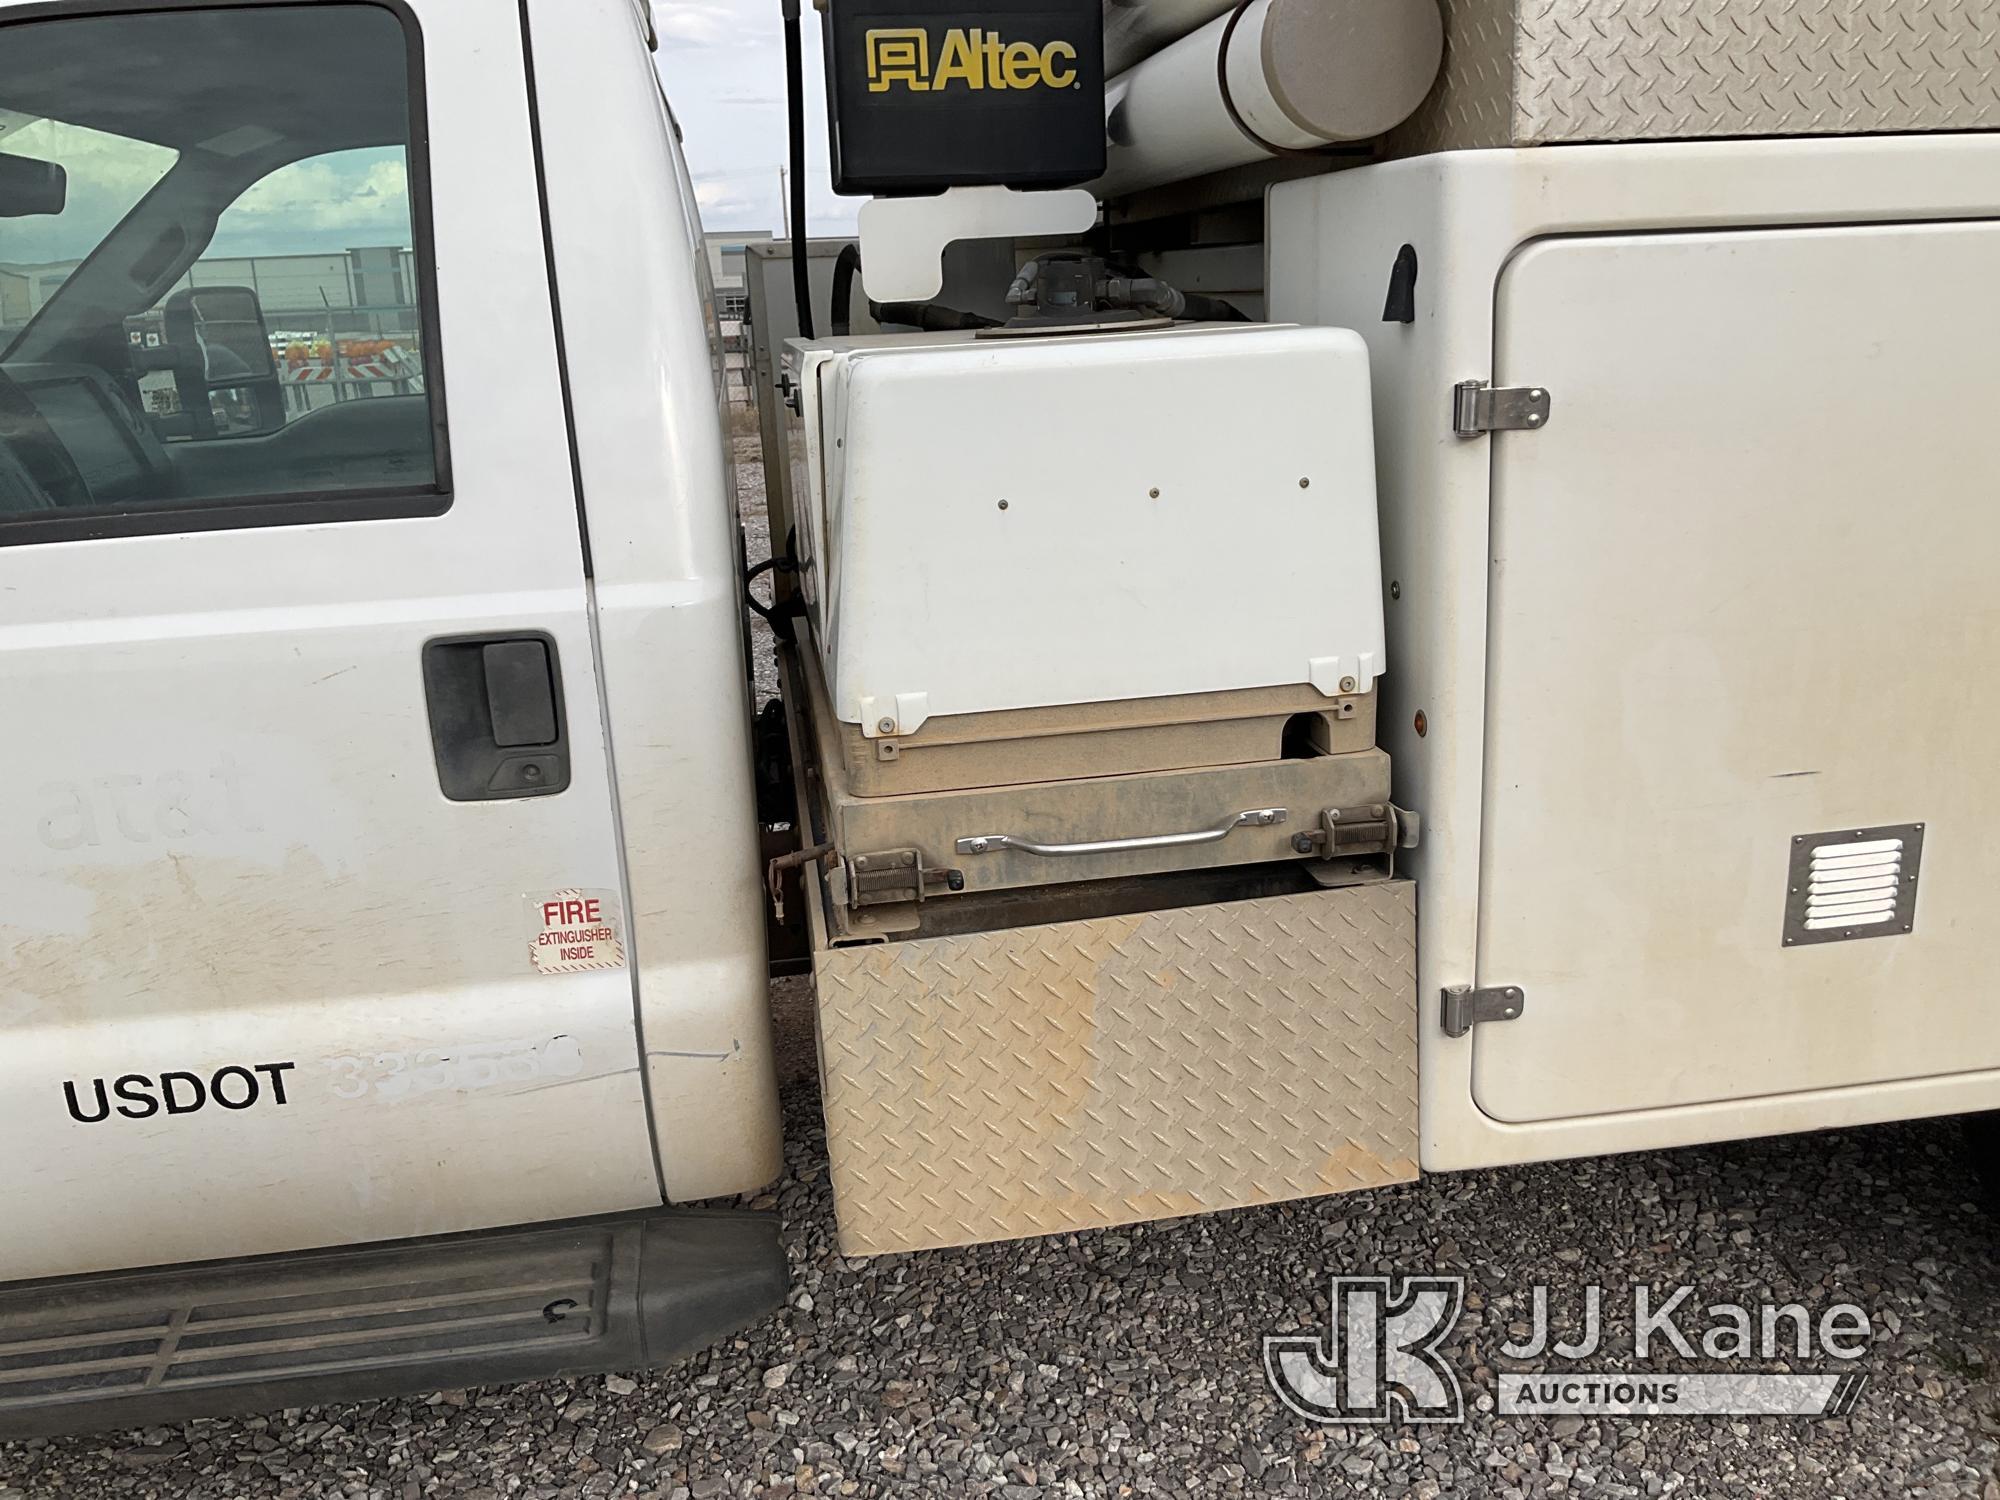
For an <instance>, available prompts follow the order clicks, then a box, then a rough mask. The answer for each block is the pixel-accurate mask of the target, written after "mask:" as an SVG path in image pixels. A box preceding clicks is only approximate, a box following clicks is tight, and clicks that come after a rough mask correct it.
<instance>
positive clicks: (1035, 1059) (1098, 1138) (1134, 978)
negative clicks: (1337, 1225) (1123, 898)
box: [815, 881, 1417, 1255]
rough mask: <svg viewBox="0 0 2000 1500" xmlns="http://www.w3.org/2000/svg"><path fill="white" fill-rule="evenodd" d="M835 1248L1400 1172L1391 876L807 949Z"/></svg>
mask: <svg viewBox="0 0 2000 1500" xmlns="http://www.w3.org/2000/svg"><path fill="white" fill-rule="evenodd" d="M815 964H816V971H817V976H818V994H819V1002H818V1003H819V1030H820V1061H821V1076H822V1079H823V1098H824V1108H825V1112H826V1125H827V1149H828V1154H829V1156H830V1157H831V1160H832V1167H833V1187H834V1201H835V1207H836V1210H837V1213H838V1217H839V1228H840V1248H841V1250H842V1252H843V1253H844V1254H848V1255H875V1254H882V1253H885V1252H891V1251H902V1250H922V1249H932V1248H937V1247H940V1246H946V1245H966V1244H976V1243H980V1242H984V1241H989V1240H1002V1239H1014V1238H1019V1237H1021V1236H1025V1235H1036V1234H1055V1233H1059V1232H1063V1231H1067V1230H1075V1229H1090V1228H1100V1227H1104V1226H1108V1225H1113V1224H1128V1223H1135V1222H1138V1221H1142V1220H1147V1219H1160V1218H1169V1217H1177V1216H1180V1215H1184V1214H1193V1213H1206V1212H1211V1211H1213V1210H1217V1209H1225V1208H1236V1207H1242V1206H1245V1205H1249V1204H1255V1203H1272V1202H1278V1201H1281V1200H1284V1199H1289V1198H1305V1197H1312V1196H1316V1195H1320V1194H1325V1193H1338V1192H1348V1191H1352V1190H1354V1189H1357V1188H1368V1187H1379V1186H1382V1185H1384V1184H1388V1183H1394V1182H1408V1181H1412V1180H1414V1179H1415V1177H1416V1175H1417V1040H1416V1032H1417V1002H1416V892H1415V887H1414V886H1413V885H1411V884H1410V883H1408V882H1404V881H1393V882H1389V883H1386V884H1378V885H1370V886H1357V887H1350V888H1346V889H1341V890H1330V891H1316V892H1312V893H1310V894H1306V895H1292V896H1275V897H1269V898H1266V899H1262V900H1254V901H1236V902H1227V903H1223V904H1219V905H1213V906H1200V907H1185V908H1179V909H1176V910H1171V911H1160V912H1150V913H1144V914H1140V915H1135V916H1117V917H1104V918H1098V919H1094V920H1090V921H1077V922H1061V923H1053V924H1047V925H1041V926H1033V927H1020V928H1013V929H1009V930H1005V931H998V932H985V933H977V934H972V935H966V936H950V937H936V938H922V939H916V940H913V941H908V942H900V943H889V944H882V945H877V946H872V947H856V948H838V949H832V950H830V951H821V952H820V953H819V954H817V955H816V959H815Z"/></svg>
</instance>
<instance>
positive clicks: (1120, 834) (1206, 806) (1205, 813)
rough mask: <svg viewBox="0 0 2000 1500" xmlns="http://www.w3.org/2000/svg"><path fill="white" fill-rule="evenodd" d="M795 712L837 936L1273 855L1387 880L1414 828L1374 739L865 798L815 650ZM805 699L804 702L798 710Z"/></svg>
mask: <svg viewBox="0 0 2000 1500" xmlns="http://www.w3.org/2000/svg"><path fill="white" fill-rule="evenodd" d="M780 670H781V673H782V676H783V683H784V695H785V699H786V701H787V702H788V703H790V704H792V705H794V721H795V723H796V722H797V721H798V720H799V719H800V718H803V719H804V721H805V722H804V724H803V726H802V732H801V740H800V742H799V743H797V744H795V746H794V755H795V757H796V758H798V760H799V762H800V763H801V764H803V765H806V766H809V767H811V768H812V769H813V773H814V774H813V775H812V776H811V777H809V778H808V781H807V785H808V787H809V789H810V790H809V792H808V802H809V804H810V811H809V813H808V816H809V817H810V818H811V819H812V820H813V823H812V827H811V837H810V838H808V839H806V840H805V841H804V842H805V843H806V844H807V845H808V846H809V847H811V848H815V849H817V850H818V851H819V858H820V859H821V860H822V861H823V868H824V873H825V880H826V886H827V892H828V895H829V897H830V898H831V902H832V905H833V908H834V917H833V921H834V923H835V926H836V928H837V929H838V935H839V936H840V937H841V938H843V939H858V938H866V937H873V936H881V935H883V934H886V933H894V932H907V931H910V930H913V929H915V928H917V927H918V926H919V925H922V923H923V913H924V907H925V904H926V903H928V902H935V901H937V900H939V899H941V898H945V897H951V898H955V899H956V898H961V897H966V896H974V895H980V894H987V893H993V892H1001V891H1012V890H1025V889H1030V888H1035V887H1042V886H1050V885H1074V884H1080V883H1084V882H1092V881H1106V880H1119V879H1130V878H1132V877H1138V876H1151V875H1160V874H1166V873H1171V872H1177V871H1188V870H1205V869H1213V868H1216V867H1220V866H1238V865H1258V864H1268V863H1275V862H1288V863H1294V864H1297V863H1300V862H1306V863H1308V864H1309V865H1310V868H1311V872H1312V873H1313V874H1314V875H1315V876H1316V877H1318V878H1319V879H1321V880H1322V881H1323V882H1324V883H1326V884H1339V883H1348V882H1355V881H1364V880H1379V879H1384V878H1386V877H1387V876H1388V875H1389V874H1390V873H1391V872H1392V871H1393V867H1394V853H1395V850H1396V848H1397V847H1399V845H1400V844H1401V843H1402V842H1403V841H1404V840H1405V838H1407V837H1408V836H1409V834H1410V830H1408V829H1407V828H1406V827H1405V825H1404V823H1403V821H1402V818H1401V815H1400V814H1399V813H1398V812H1397V810H1396V809H1395V808H1394V807H1392V806H1391V805H1390V803H1389V757H1388V756H1387V755H1386V754H1385V753H1384V752H1383V751H1381V750H1379V749H1377V748H1375V747H1374V746H1372V745H1371V746H1369V747H1368V748H1366V749H1361V750H1354V751H1350V752H1347V753H1345V754H1337V755H1310V756H1307V757H1304V758H1300V759H1277V760H1261V761H1254V762H1249V763H1245V764H1239V765H1224V766H1202V767H1194V768H1188V769H1179V770H1171V771H1155V772H1144V773H1138V774H1128V775H1108V776H1092V777H1082V778H1077V779H1073V780H1067V781H1044V782H1029V783H1023V784H1018V785H1003V786H990V787H972V788H965V789H957V790H951V791H941V792H924V793H910V794H902V795H896V796H888V797H864V796H861V795H859V794H857V793H856V792H855V790H854V788H853V786H852V785H851V783H850V782H849V780H848V777H847V770H846V765H845V762H844V760H843V758H842V748H841V743H840V736H839V726H838V721H837V720H836V719H835V718H834V717H833V715H832V713H831V711H830V705H829V704H828V701H827V695H826V690H825V686H824V684H823V683H822V681H821V680H820V676H819V673H818V672H817V671H816V670H815V669H814V667H813V665H812V662H811V658H810V653H804V654H803V656H802V655H801V654H799V653H794V652H792V651H785V652H782V653H781V654H780ZM800 708H803V709H805V713H804V714H802V715H801V714H799V713H798V709H800Z"/></svg>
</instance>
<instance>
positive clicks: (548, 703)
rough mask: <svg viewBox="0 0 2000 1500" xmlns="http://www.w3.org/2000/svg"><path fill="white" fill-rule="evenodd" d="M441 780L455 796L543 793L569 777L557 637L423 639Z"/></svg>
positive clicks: (512, 635)
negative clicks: (555, 639)
mask: <svg viewBox="0 0 2000 1500" xmlns="http://www.w3.org/2000/svg"><path fill="white" fill-rule="evenodd" d="M424 697H425V699H426V700H427V701H428V702H429V704H430V712H431V748H432V749H433V750H434V751H435V752H436V753H437V772H438V786H439V788H440V789H441V790H442V791H443V792H444V794H445V796H447V797H449V798H450V799H451V800H452V801H454V802H489V801H493V800H495V799H497V798H505V797H548V796H553V795H554V794H555V793H557V792H560V791H562V790H563V789H564V788H566V787H567V786H568V785H569V735H568V732H567V728H568V726H567V724H566V723H565V721H564V717H563V695H562V671H561V668H560V665H559V663H558V660H557V657H556V643H555V641H554V639H553V638H552V637H550V636H548V635H546V634H544V633H543V632H541V631H515V632H511V633H509V634H506V635H459V636H445V637H442V638H441V639H438V640H435V641H426V642H425V643H424Z"/></svg>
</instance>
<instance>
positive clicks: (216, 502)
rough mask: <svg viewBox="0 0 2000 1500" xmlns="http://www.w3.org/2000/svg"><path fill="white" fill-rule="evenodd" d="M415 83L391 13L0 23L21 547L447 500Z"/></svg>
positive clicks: (5, 491)
mask: <svg viewBox="0 0 2000 1500" xmlns="http://www.w3.org/2000/svg"><path fill="white" fill-rule="evenodd" d="M409 69H410V50H409V43H408V40H407V38H406V36H405V34H404V31H403V28H402V25H401V23H400V22H399V21H398V20H397V18H396V17H395V16H394V15H392V14H391V13H390V12H389V11H387V10H385V9H382V8H381V7H379V6H375V5H361V4H331V5H315V6H309V7H307V6H268V7H266V6H251V7H247V8H228V9H216V10H199V9H195V10H178V11H161V12H149V13H140V14H130V13H128V14H120V15H109V16H94V17H86V18H76V19H58V20H42V21H28V22H19V23H15V24H13V25H7V26H0V350H4V353H0V541H7V540H14V539H18V538H15V537H10V536H9V535H7V530H8V523H9V522H10V521H20V520H30V521H34V522H36V523H38V527H37V529H38V530H41V531H45V530H47V529H48V527H49V526H50V525H51V524H53V523H55V522H59V521H61V520H62V519H63V518H71V519H75V520H78V521H88V522H92V523H95V522H99V521H103V520H105V519H107V518H108V519H114V520H115V519H117V518H121V517H122V518H125V520H126V522H127V524H124V525H121V526H114V527H112V528H111V529H113V530H167V529H174V528H175V526H176V525H177V524H183V525H184V524H190V523H189V521H188V517H187V513H188V512H190V511H197V512H202V513H204V514H205V515H206V519H203V520H200V521H198V522H195V523H193V524H201V525H215V524H261V523H263V522H265V521H267V520H268V521H282V520H286V519H305V518H308V516H307V514H306V510H307V509H309V508H313V507H315V506H316V507H317V508H313V509H312V516H311V518H318V517H319V516H321V515H327V514H333V515H336V516H348V515H353V516H366V515H369V514H383V515H408V514H414V513H419V512H425V511H435V510H438V509H441V508H442V500H441V494H442V491H441V487H440V485H439V473H440V454H439V453H438V451H437V443H438V437H437V433H438V429H439V424H438V423H437V422H436V420H435V416H436V408H437V405H438V401H437V393H436V391H435V389H434V385H435V381H434V380H433V379H431V378H429V375H430V372H431V370H432V368H433V367H434V364H435V360H436V351H435V350H434V349H432V348H430V347H429V339H428V337H427V334H426V326H427V319H426V317H425V297H426V295H427V293H426V286H427V284H428V283H427V277H426V275H425V269H426V268H425V267H424V265H423V264H422V262H421V260H420V255H421V254H422V253H423V251H422V249H421V247H420V245H419V224H420V223H421V221H422V215H421V213H420V208H421V205H420V204H419V203H418V202H417V201H416V199H415V198H414V196H413V192H412V167H413V162H412V158H411V152H410V142H411V140H412V139H414V138H415V137H414V135H413V131H412V124H411V115H410V99H409V82H408V80H409ZM301 80H310V86H309V87H303V88H302V87H301V82H300V81H301ZM287 498H289V499H291V500H292V501H294V502H296V505H295V506H294V507H292V510H293V511H296V514H292V513H288V512H287V508H286V507H284V506H278V507H275V508H274V507H273V506H272V505H271V504H270V502H273V501H282V500H285V499H287ZM329 504H332V505H333V510H332V511H331V512H329V511H328V509H327V506H328V505H329ZM231 510H234V511H235V512H237V513H236V514H234V515H221V514H216V513H217V512H222V511H231Z"/></svg>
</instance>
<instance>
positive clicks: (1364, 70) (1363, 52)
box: [1091, 0, 1444, 198]
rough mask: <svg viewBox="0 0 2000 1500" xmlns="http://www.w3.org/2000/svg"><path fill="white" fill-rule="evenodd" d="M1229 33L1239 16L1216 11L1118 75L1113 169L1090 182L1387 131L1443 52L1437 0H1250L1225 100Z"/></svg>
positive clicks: (1123, 186) (1169, 6)
mask: <svg viewBox="0 0 2000 1500" xmlns="http://www.w3.org/2000/svg"><path fill="white" fill-rule="evenodd" d="M1207 7H1208V0H1156V3H1155V4H1153V5H1147V6H1144V7H1134V8H1135V9H1140V8H1143V9H1146V10H1148V11H1151V10H1153V9H1155V8H1158V9H1159V10H1161V12H1162V14H1163V15H1164V14H1165V13H1166V12H1168V11H1172V12H1175V13H1179V14H1188V13H1191V12H1192V11H1194V10H1199V9H1203V8H1207ZM1225 32H1229V17H1228V16H1227V15H1219V16H1216V17H1215V18H1214V19H1213V20H1210V21H1208V22H1207V23H1206V24H1205V25H1203V26H1201V27H1200V29H1199V30H1196V31H1193V32H1190V33H1189V34H1188V35H1186V36H1183V37H1182V38H1180V40H1178V41H1176V42H1173V43H1172V44H1171V45H1169V46H1166V47H1164V48H1163V49H1162V50H1160V51H1158V52H1156V53H1154V54H1153V55H1152V56H1150V57H1147V58H1146V59H1145V60H1144V61H1142V62H1140V63H1138V64H1137V65H1136V66H1134V67H1131V68H1128V69H1127V70H1126V71H1125V72H1124V73H1122V74H1120V75H1119V76H1118V77H1117V78H1115V79H1113V80H1112V81H1111V83H1110V85H1109V86H1108V87H1107V89H1106V91H1105V101H1104V102H1105V132H1106V136H1107V138H1108V140H1109V152H1108V155H1107V159H1106V168H1105V173H1104V175H1103V176H1102V177H1100V178H1098V179H1097V181H1096V182H1094V183H1092V184H1091V187H1092V189H1093V190H1094V191H1095V192H1096V193H1097V194H1098V196H1099V197H1106V198H1108V197H1115V196H1117V195H1119V194H1122V193H1130V192H1136V191H1138V190H1140V189H1142V188H1149V187H1155V186H1157V185H1159V184H1160V183H1163V182H1178V181H1180V180H1182V179H1184V178H1189V177H1200V176H1203V175H1205V174H1207V173H1209V172H1219V171H1222V170H1224V169H1226V168H1229V167H1237V166H1242V165H1244V164H1245V163H1248V162H1253V161H1257V160H1260V159H1262V158H1265V157H1267V156H1270V155H1272V154H1274V153H1273V152H1272V151H1271V150H1269V149H1268V147H1278V148H1281V149H1283V150H1293V151H1310V150H1312V149H1314V148H1316V147H1320V146H1326V145H1331V144H1333V143H1335V142H1339V141H1361V140H1367V139H1369V138H1371V137H1373V136H1378V135H1381V134H1383V133H1384V132H1385V131H1388V130H1391V129H1393V128H1394V127H1396V126H1397V125H1400V124H1401V123H1402V122H1403V121H1404V120H1406V119H1408V118H1409V116H1410V115H1411V114H1412V113H1413V112H1414V111H1415V110H1416V108H1417V106H1418V105H1419V104H1421V103H1423V101H1424V96H1425V95H1426V94H1428V93H1429V92H1430V88H1431V85H1432V83H1434V82H1435V81H1436V79H1437V75H1438V69H1439V67H1440V65H1441V64H1442V62H1443V60H1444V22H1443V18H1442V17H1441V16H1440V15H1439V13H1438V7H1437V0H1252V3H1251V4H1250V5H1249V6H1248V8H1247V9H1245V10H1244V11H1243V13H1242V15H1241V17H1240V18H1239V19H1238V21H1237V24H1236V26H1235V29H1234V31H1233V32H1230V34H1229V54H1228V58H1227V60H1226V78H1227V82H1228V91H1229V99H1228V101H1227V102H1225V100H1224V97H1223V89H1222V79H1223V76H1224V70H1222V69H1219V68H1218V66H1217V59H1218V55H1219V54H1220V52H1221V49H1222V42H1223V36H1224V33H1225ZM1230 103H1233V104H1234V105H1235V108H1236V113H1237V115H1238V116H1240V117H1241V120H1242V124H1241V125H1239V124H1238V123H1237V121H1236V120H1234V119H1232V118H1231V117H1230V112H1229V104H1230ZM1245 127H1247V129H1246V128H1245ZM1253 136H1254V139H1253Z"/></svg>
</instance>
